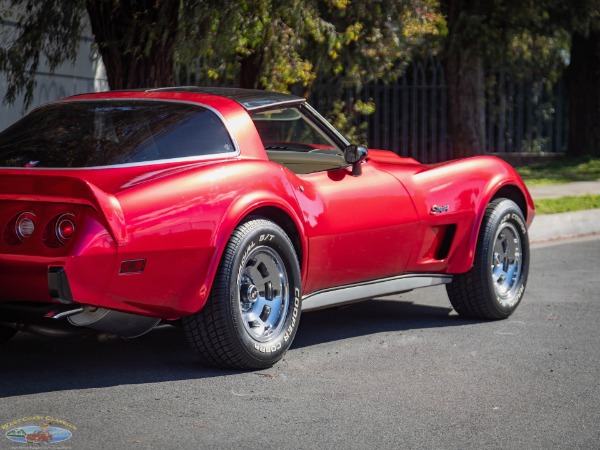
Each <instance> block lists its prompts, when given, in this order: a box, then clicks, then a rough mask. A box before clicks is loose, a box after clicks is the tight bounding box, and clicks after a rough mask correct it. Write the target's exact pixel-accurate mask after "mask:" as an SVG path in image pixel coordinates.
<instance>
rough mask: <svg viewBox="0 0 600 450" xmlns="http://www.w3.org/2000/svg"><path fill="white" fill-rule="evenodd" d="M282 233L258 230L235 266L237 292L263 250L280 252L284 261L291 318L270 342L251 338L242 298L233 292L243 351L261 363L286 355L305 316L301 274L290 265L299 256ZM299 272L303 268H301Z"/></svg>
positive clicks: (289, 316)
mask: <svg viewBox="0 0 600 450" xmlns="http://www.w3.org/2000/svg"><path fill="white" fill-rule="evenodd" d="M280 233H281V231H279V230H265V229H257V230H254V231H253V232H252V233H250V234H249V235H248V236H247V237H246V239H245V240H244V242H243V243H242V244H241V246H240V248H243V249H244V250H243V251H241V252H240V255H241V256H240V257H239V258H238V259H236V261H235V264H236V265H237V268H236V270H235V272H234V273H235V275H234V277H235V279H234V278H232V279H231V288H232V289H237V283H238V280H239V279H240V277H241V275H242V272H243V270H244V267H245V264H246V262H247V261H248V258H249V257H250V256H251V255H252V253H253V252H254V251H255V250H256V249H258V248H260V247H261V246H262V247H269V248H270V249H272V250H274V251H276V252H277V253H278V254H279V255H280V256H281V258H282V260H283V263H284V265H285V269H286V271H287V275H288V283H289V293H288V295H290V297H291V298H290V301H289V304H288V311H287V316H286V318H285V324H284V326H283V327H282V329H281V331H280V332H279V334H278V335H277V336H276V337H274V338H272V339H271V340H269V341H268V342H259V341H257V340H255V339H254V338H253V337H252V336H250V335H249V334H248V332H247V331H246V329H245V327H244V324H243V317H242V314H241V311H240V308H239V307H238V306H237V304H236V303H237V302H239V301H240V300H239V294H238V293H235V292H233V291H232V295H231V301H232V304H231V306H232V309H233V311H232V312H233V313H234V314H235V322H236V324H237V328H238V333H239V334H238V335H239V338H240V341H241V343H242V345H243V347H244V348H245V349H246V351H247V352H248V353H249V354H251V355H252V356H253V357H254V358H257V359H261V360H262V359H265V358H267V359H270V358H278V357H279V355H281V354H283V353H285V352H286V351H287V349H288V348H289V347H290V345H291V344H292V341H293V338H294V336H295V334H296V331H297V329H298V325H299V319H300V312H301V304H302V300H301V299H302V297H301V289H300V279H299V274H298V275H296V272H295V270H294V263H293V262H292V261H290V259H291V258H293V259H294V260H295V258H296V256H295V253H294V251H293V247H292V246H291V243H290V242H287V240H286V239H285V238H284V237H282V236H279V234H280ZM298 270H299V268H298Z"/></svg>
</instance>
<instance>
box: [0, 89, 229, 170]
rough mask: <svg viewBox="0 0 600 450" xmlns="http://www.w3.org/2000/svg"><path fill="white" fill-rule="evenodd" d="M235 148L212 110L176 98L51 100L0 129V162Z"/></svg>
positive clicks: (64, 162)
mask: <svg viewBox="0 0 600 450" xmlns="http://www.w3.org/2000/svg"><path fill="white" fill-rule="evenodd" d="M233 151H234V146H233V143H232V141H231V138H230V136H229V133H228V132H227V130H226V128H225V126H224V125H223V122H222V121H221V120H220V119H219V117H217V115H216V114H214V113H213V112H212V111H210V110H208V109H206V108H203V107H201V106H197V105H190V104H184V103H174V102H173V103H172V102H159V101H132V100H129V101H122V100H119V101H114V100H110V101H76V102H65V103H55V104H50V105H46V106H43V107H41V108H38V109H36V110H34V111H33V112H31V113H30V114H28V115H27V116H25V117H24V118H23V119H21V120H20V121H18V122H17V123H15V124H14V125H12V126H11V127H9V128H7V129H6V130H4V131H3V132H2V133H0V166H1V167H95V166H109V165H116V164H129V163H142V162H147V161H158V160H163V159H173V158H185V157H201V156H207V155H216V154H221V153H229V152H233Z"/></svg>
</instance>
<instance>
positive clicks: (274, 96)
mask: <svg viewBox="0 0 600 450" xmlns="http://www.w3.org/2000/svg"><path fill="white" fill-rule="evenodd" d="M147 91H170V92H190V93H194V94H209V95H218V96H219V97H226V98H229V99H231V100H234V101H236V102H238V103H239V104H240V105H242V106H243V107H244V108H246V109H247V110H248V111H255V110H258V109H262V108H268V107H272V106H279V105H281V106H288V105H297V104H299V103H303V102H304V101H305V100H304V99H303V98H302V97H296V96H295V95H290V94H282V93H280V92H270V91H261V90H258V89H241V88H229V87H198V86H176V87H168V88H156V89H147Z"/></svg>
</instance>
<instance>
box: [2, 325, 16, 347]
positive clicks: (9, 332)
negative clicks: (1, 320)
mask: <svg viewBox="0 0 600 450" xmlns="http://www.w3.org/2000/svg"><path fill="white" fill-rule="evenodd" d="M15 334H17V330H13V329H12V328H8V327H5V326H2V325H0V344H2V343H4V342H6V341H8V340H9V339H10V338H11V337H13V336H14V335H15Z"/></svg>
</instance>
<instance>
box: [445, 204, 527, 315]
mask: <svg viewBox="0 0 600 450" xmlns="http://www.w3.org/2000/svg"><path fill="white" fill-rule="evenodd" d="M528 274H529V237H528V233H527V226H526V222H525V217H524V216H523V212H522V211H521V209H520V208H519V206H518V205H517V204H516V203H515V202H513V201H512V200H509V199H506V198H497V199H495V200H493V201H492V202H490V203H489V205H488V206H487V207H486V209H485V213H484V216H483V220H482V223H481V228H480V230H479V236H478V238H477V247H476V249H475V256H474V260H473V267H471V269H470V270H469V271H468V272H466V273H462V274H457V275H454V277H453V280H452V283H450V284H447V285H446V291H447V292H448V297H449V298H450V302H451V303H452V306H453V307H454V309H455V310H456V312H458V313H459V314H460V315H461V316H463V317H467V318H471V319H478V320H482V319H483V320H498V319H506V318H507V317H509V316H510V315H511V314H512V313H513V312H514V311H515V309H516V308H517V306H519V303H520V302H521V299H522V298H523V293H524V292H525V286H526V284H527V275H528Z"/></svg>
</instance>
